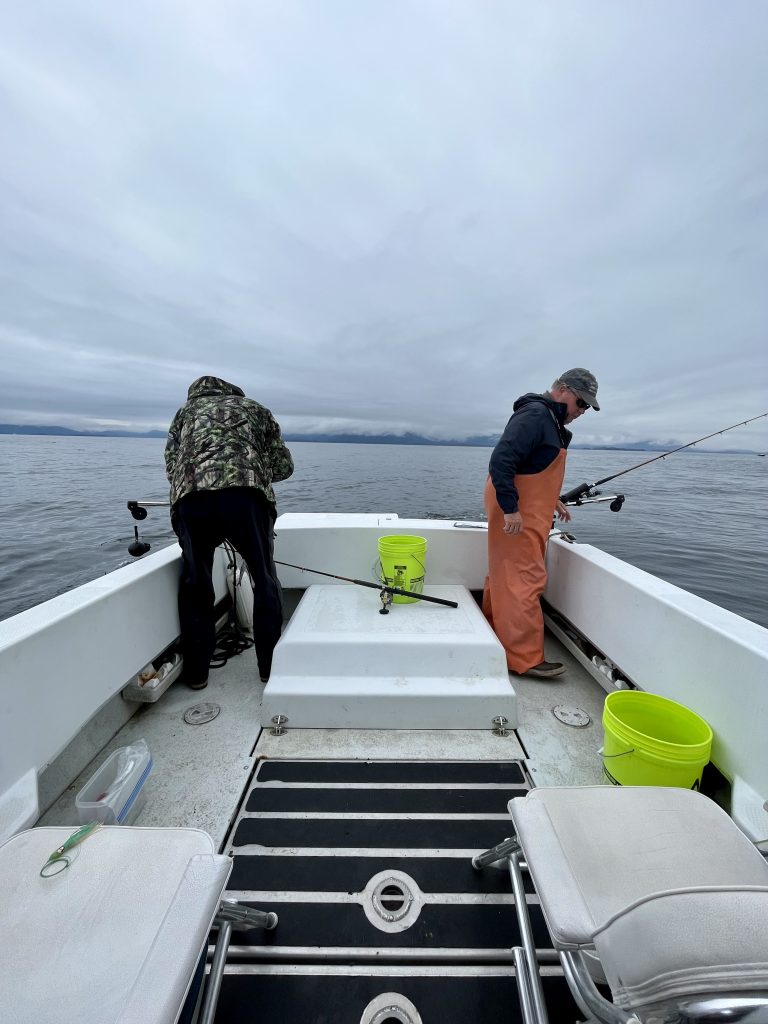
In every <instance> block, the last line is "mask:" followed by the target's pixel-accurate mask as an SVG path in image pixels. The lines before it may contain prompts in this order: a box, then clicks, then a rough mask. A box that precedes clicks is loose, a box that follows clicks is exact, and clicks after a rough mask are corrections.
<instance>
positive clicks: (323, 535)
mask: <svg viewBox="0 0 768 1024" xmlns="http://www.w3.org/2000/svg"><path fill="white" fill-rule="evenodd" d="M275 532H276V534H277V536H276V540H275V558H276V559H277V560H278V561H280V562H292V563H293V564H294V565H302V566H307V567H308V568H310V569H319V570H321V571H322V572H330V573H334V574H336V575H339V576H351V577H354V578H355V579H361V580H366V581H371V582H372V581H376V580H377V579H378V575H377V563H378V558H379V554H378V548H377V541H378V538H379V537H384V536H387V535H390V534H416V535H418V536H419V537H425V538H426V541H427V562H426V567H427V572H426V581H427V583H431V584H437V585H443V584H461V585H462V586H464V587H468V588H469V589H470V590H482V587H483V583H484V580H485V574H486V571H487V569H486V567H487V565H488V555H487V539H486V529H485V523H465V522H458V521H457V522H456V523H454V522H453V521H451V520H438V519H434V520H433V519H400V518H399V517H398V516H397V515H395V514H394V513H389V514H387V515H343V514H335V515H334V514H317V513H307V514H305V513H300V512H288V513H285V514H284V515H281V516H279V517H278V520H277V522H276V524H275ZM277 568H278V575H279V577H280V582H281V583H282V585H283V586H284V587H298V588H301V589H304V588H306V587H309V586H311V585H312V584H313V583H318V582H320V580H321V577H319V576H315V575H313V574H312V573H307V572H300V571H299V570H297V569H287V568H285V567H284V566H278V567H277ZM323 582H324V583H328V584H332V583H333V582H334V581H333V580H329V579H324V580H323Z"/></svg>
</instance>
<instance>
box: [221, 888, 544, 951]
mask: <svg viewBox="0 0 768 1024" xmlns="http://www.w3.org/2000/svg"><path fill="white" fill-rule="evenodd" d="M240 902H242V903H245V904H246V905H247V906H252V907H256V909H257V910H276V911H277V915H278V919H279V920H278V925H277V928H275V929H274V930H273V931H269V932H268V931H263V930H259V929H254V930H252V931H248V932H238V934H237V943H238V945H240V946H258V947H260V948H264V947H269V946H293V947H296V948H301V947H307V946H309V947H320V948H325V947H329V946H342V947H347V948H349V949H351V950H366V949H377V948H379V949H391V950H398V949H419V950H429V949H436V948H437V949H511V947H512V946H519V945H521V944H522V939H521V937H520V931H519V928H518V925H517V918H516V916H515V912H514V910H513V908H512V901H511V900H510V901H509V903H465V904H446V903H427V904H425V905H424V906H422V907H421V910H420V913H419V915H418V917H417V919H416V920H415V921H414V923H413V924H412V925H411V926H410V927H409V928H407V929H406V930H405V931H402V932H387V931H382V930H381V929H380V928H376V927H374V926H373V925H372V924H371V922H370V921H369V920H368V918H367V917H366V916H365V913H364V911H363V908H362V907H361V906H360V905H359V904H358V903H330V904H329V903H314V904H313V903H306V904H296V903H293V904H289V905H287V904H281V905H277V904H274V903H266V902H264V903H259V902H256V903H251V902H250V901H246V900H241V901H240ZM528 909H529V913H530V916H531V927H532V928H533V937H534V942H535V943H536V945H537V946H538V947H539V948H546V947H549V946H551V945H552V943H551V940H550V938H549V933H548V932H547V928H546V925H545V924H544V918H543V915H542V913H541V909H540V907H539V905H538V904H529V907H528ZM352 955H353V956H354V953H353V954H352ZM510 957H511V953H510Z"/></svg>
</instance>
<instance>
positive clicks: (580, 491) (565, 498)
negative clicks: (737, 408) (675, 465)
mask: <svg viewBox="0 0 768 1024" xmlns="http://www.w3.org/2000/svg"><path fill="white" fill-rule="evenodd" d="M764 416H768V412H761V413H760V415H759V416H751V417H750V418H749V419H748V420H742V421H741V423H734V424H732V425H731V426H730V427H723V429H722V430H716V431H715V432H714V433H713V434H707V435H706V437H699V438H697V439H696V440H695V441H689V442H688V444H681V445H680V447H679V448H673V449H672V451H669V452H663V453H662V454H661V455H654V457H653V458H652V459H645V461H644V462H638V464H637V465H636V466H630V467H629V469H622V470H621V472H620V473H614V474H613V475H612V476H604V477H603V479H602V480H595V482H594V483H592V484H579V486H578V487H574V488H573V489H572V490H570V491H567V492H566V493H565V494H561V495H560V501H562V502H563V504H564V505H565V504H568V503H569V502H570V503H572V504H574V505H580V504H582V501H581V500H580V499H581V498H582V497H583V495H589V494H590V492H591V491H592V488H593V487H599V486H600V484H607V483H608V481H609V480H616V479H617V478H618V477H620V476H624V474H625V473H631V472H633V470H635V469H640V468H641V467H642V466H649V465H650V464H651V463H652V462H658V460H659V459H666V457H667V456H668V455H674V454H675V452H681V451H683V449H684V448H692V447H693V445H695V444H701V442H702V441H708V440H709V439H710V437H717V436H718V434H727V433H728V431H729V430H735V429H736V427H745V426H746V425H747V423H753V422H754V421H755V420H761V419H763V417H764ZM621 497H622V500H623V496H621Z"/></svg>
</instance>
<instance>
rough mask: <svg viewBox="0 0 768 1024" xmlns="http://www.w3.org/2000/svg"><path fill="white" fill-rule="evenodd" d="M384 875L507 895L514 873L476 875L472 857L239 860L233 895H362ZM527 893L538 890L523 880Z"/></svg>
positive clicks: (425, 886) (450, 889)
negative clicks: (402, 874) (244, 892)
mask: <svg viewBox="0 0 768 1024" xmlns="http://www.w3.org/2000/svg"><path fill="white" fill-rule="evenodd" d="M381 871H403V872H405V874H407V875H410V877H411V878H412V879H413V880H414V882H415V883H416V885H418V887H419V889H421V891H422V892H430V893H431V892H442V893H457V892H463V893H470V894H472V895H482V894H488V893H508V892H509V891H510V882H509V871H508V870H507V868H506V865H505V866H504V867H502V868H496V867H488V868H485V869H484V870H483V871H475V869H474V868H473V867H472V865H471V863H470V860H469V858H468V857H397V856H394V855H393V854H387V855H385V856H381V857H359V856H353V857H345V856H337V857H316V856H306V857H285V856H277V855H270V856H268V855H259V854H254V855H251V856H241V855H239V854H236V855H235V857H234V863H233V867H232V874H231V875H230V878H229V889H230V890H231V891H238V890H251V891H254V892H274V891H277V890H287V891H289V892H362V890H363V889H364V888H365V887H366V885H367V884H368V881H369V880H370V879H371V878H373V876H374V875H377V874H379V872H381ZM523 878H524V881H525V885H526V889H527V891H528V892H533V884H532V883H531V881H530V879H529V878H528V876H527V875H524V876H523Z"/></svg>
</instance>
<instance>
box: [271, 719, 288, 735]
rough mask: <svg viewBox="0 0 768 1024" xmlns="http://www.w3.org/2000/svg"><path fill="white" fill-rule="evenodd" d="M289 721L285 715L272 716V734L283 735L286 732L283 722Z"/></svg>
mask: <svg viewBox="0 0 768 1024" xmlns="http://www.w3.org/2000/svg"><path fill="white" fill-rule="evenodd" d="M287 721H288V718H287V717H286V716H285V715H273V716H272V735H273V736H282V735H283V734H284V733H285V729H284V728H283V724H284V723H285V722H287Z"/></svg>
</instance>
